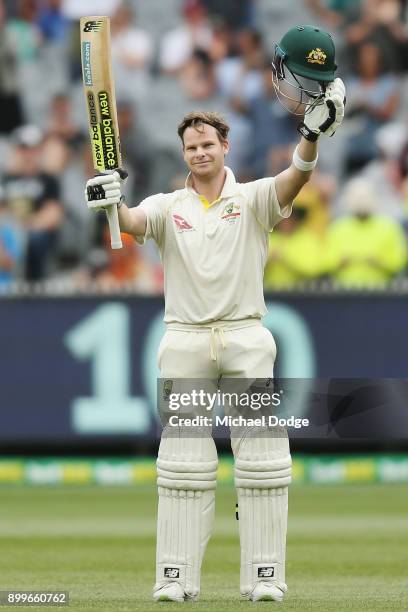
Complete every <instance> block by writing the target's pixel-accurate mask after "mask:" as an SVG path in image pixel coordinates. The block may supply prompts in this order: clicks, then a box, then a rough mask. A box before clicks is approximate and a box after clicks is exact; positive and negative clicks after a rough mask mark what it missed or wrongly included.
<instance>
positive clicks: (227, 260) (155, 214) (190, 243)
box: [86, 26, 345, 602]
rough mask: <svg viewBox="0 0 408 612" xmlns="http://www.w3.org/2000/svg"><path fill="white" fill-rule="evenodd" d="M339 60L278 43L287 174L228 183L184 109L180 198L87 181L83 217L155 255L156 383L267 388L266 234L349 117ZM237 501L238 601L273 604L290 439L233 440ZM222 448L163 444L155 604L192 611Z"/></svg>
mask: <svg viewBox="0 0 408 612" xmlns="http://www.w3.org/2000/svg"><path fill="white" fill-rule="evenodd" d="M335 70H336V64H335V49H334V44H333V41H332V38H331V36H330V34H328V33H327V32H325V31H323V30H321V29H319V28H317V27H315V26H298V27H294V28H292V29H291V30H289V32H287V33H286V34H285V35H284V36H283V38H282V40H281V41H280V43H279V44H277V45H276V48H275V55H274V61H273V64H272V78H273V81H274V84H275V88H276V93H277V96H278V97H279V99H280V100H281V101H282V103H283V104H284V105H285V106H286V107H287V108H288V109H289V110H290V111H291V112H292V113H295V114H299V115H300V116H301V117H302V119H301V123H300V126H299V132H300V133H301V138H300V142H299V144H298V145H297V147H296V148H295V151H294V154H293V161H292V163H291V165H290V167H289V168H287V169H286V170H284V171H283V172H281V173H280V174H278V175H277V176H275V177H268V178H263V179H260V180H256V181H253V182H249V183H244V184H240V183H237V181H236V180H235V177H234V175H233V173H232V171H231V170H230V169H229V168H228V167H227V166H226V165H225V158H226V157H227V156H228V151H229V143H228V132H229V127H228V125H227V124H226V123H225V121H224V120H223V119H222V118H221V117H220V116H219V115H218V114H217V113H212V112H191V113H189V114H188V115H187V116H185V117H184V118H183V120H182V121H181V123H180V125H179V127H178V135H179V137H180V139H181V143H182V149H183V156H184V160H185V163H186V166H187V168H188V170H189V174H188V176H187V180H186V183H185V188H184V189H180V190H177V191H175V192H173V193H168V194H157V195H153V196H150V197H148V198H146V199H145V200H144V201H143V202H142V203H141V204H140V205H139V206H136V207H133V208H128V207H127V206H126V204H125V203H124V202H123V198H122V193H121V185H122V179H121V176H122V174H121V173H118V172H113V173H112V174H104V175H99V176H96V177H94V178H92V179H90V180H89V181H88V182H87V188H86V199H87V205H88V207H89V208H90V209H93V210H99V209H101V208H104V209H106V208H108V207H109V206H117V207H118V209H119V222H120V227H121V231H123V232H126V233H128V234H130V235H132V236H134V238H135V239H136V240H137V241H138V242H139V243H140V244H143V243H144V242H145V241H146V240H147V239H149V238H152V239H153V240H154V241H155V242H156V243H157V246H158V248H159V250H160V254H161V258H162V262H163V267H164V274H165V281H164V291H165V317H164V321H165V323H166V324H167V330H166V333H165V335H164V337H163V339H162V341H161V344H160V347H159V355H158V363H159V367H160V374H161V378H163V379H166V380H174V379H178V378H184V379H200V378H205V379H215V380H218V381H222V379H223V377H232V378H237V379H242V380H243V379H247V380H254V379H262V378H265V379H269V380H270V378H271V377H272V376H273V367H274V361H275V357H276V346H275V342H274V339H273V337H272V335H271V334H270V332H269V331H268V330H267V329H266V328H265V327H263V326H262V323H261V318H262V317H263V316H264V315H265V314H266V308H265V302H264V296H263V272H264V265H265V263H266V259H267V254H268V234H269V232H271V231H272V230H273V228H274V226H275V225H276V224H277V223H279V221H280V220H281V219H284V218H287V217H288V216H289V215H290V214H291V207H292V201H293V199H294V198H295V197H296V195H297V194H298V193H299V191H300V189H301V188H302V186H303V185H304V184H305V183H306V182H307V181H308V180H309V178H310V176H311V173H312V171H313V169H314V167H315V166H316V162H317V157H318V154H317V148H318V143H319V139H320V137H321V136H332V135H333V134H334V133H335V131H336V130H337V128H338V127H339V126H340V125H341V123H342V120H343V116H344V103H345V88H344V84H343V82H342V80H341V79H340V78H335ZM231 446H232V451H233V454H234V459H235V486H236V490H237V495H238V504H239V535H240V545H241V572H240V590H241V595H242V596H243V597H244V598H246V599H248V600H250V601H260V600H267V601H282V600H283V598H284V594H285V592H286V591H287V585H286V579H285V551H286V531H287V512H288V485H289V483H290V480H291V456H290V450H289V442H288V437H287V434H286V432H285V435H282V433H281V431H280V434H279V435H277V436H275V437H274V436H273V435H268V436H266V437H259V438H258V437H253V436H248V435H245V430H243V433H242V435H241V436H240V437H231ZM216 473H217V451H216V447H215V443H214V440H213V438H212V436H211V435H208V436H202V437H200V438H189V437H186V436H182V435H180V436H174V435H173V436H167V435H166V428H165V429H164V430H163V435H162V439H161V443H160V448H159V454H158V460H157V475H158V478H157V484H158V497H159V501H158V519H157V520H158V524H157V555H156V568H157V569H156V583H155V585H154V589H153V597H154V599H155V600H156V601H176V602H182V601H186V600H195V599H197V598H198V596H199V593H200V572H201V563H202V559H203V555H204V552H205V548H206V545H207V542H208V540H209V538H210V536H211V532H212V527H213V520H214V506H215V487H216Z"/></svg>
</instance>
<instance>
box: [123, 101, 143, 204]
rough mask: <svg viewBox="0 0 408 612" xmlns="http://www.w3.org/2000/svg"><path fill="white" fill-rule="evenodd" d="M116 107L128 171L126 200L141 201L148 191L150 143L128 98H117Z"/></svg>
mask: <svg viewBox="0 0 408 612" xmlns="http://www.w3.org/2000/svg"><path fill="white" fill-rule="evenodd" d="M117 109H118V124H119V132H120V134H121V149H122V154H123V158H124V160H125V162H124V164H125V167H126V170H127V171H128V172H129V178H128V179H127V184H126V188H127V192H128V194H129V199H128V201H130V202H141V201H142V200H143V199H144V198H145V197H147V195H148V193H149V181H150V169H151V163H152V152H151V143H150V142H149V137H148V135H147V134H146V133H145V130H144V129H143V128H142V126H141V124H140V121H139V118H138V116H137V114H136V113H135V110H134V104H132V102H130V101H129V100H125V99H118V102H117Z"/></svg>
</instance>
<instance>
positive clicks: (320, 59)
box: [272, 25, 337, 115]
mask: <svg viewBox="0 0 408 612" xmlns="http://www.w3.org/2000/svg"><path fill="white" fill-rule="evenodd" d="M336 68H337V66H336V63H335V48H334V43H333V39H332V37H331V36H330V34H329V33H328V32H325V31H324V30H322V29H320V28H318V27H317V26H313V25H302V26H297V27H295V28H292V29H291V30H289V32H286V34H285V35H284V37H283V38H282V40H281V41H280V43H279V44H277V45H275V54H274V57H273V61H272V81H273V84H274V87H275V91H276V94H277V96H278V99H279V100H280V102H281V103H282V104H283V105H284V106H285V108H287V109H288V110H289V111H290V112H292V113H293V114H295V115H298V114H299V115H303V114H304V113H305V107H307V108H306V112H310V111H311V110H312V109H313V108H314V107H315V106H316V105H317V104H323V101H324V92H325V90H326V86H327V85H328V83H330V82H331V81H334V78H335V74H334V73H335V71H336Z"/></svg>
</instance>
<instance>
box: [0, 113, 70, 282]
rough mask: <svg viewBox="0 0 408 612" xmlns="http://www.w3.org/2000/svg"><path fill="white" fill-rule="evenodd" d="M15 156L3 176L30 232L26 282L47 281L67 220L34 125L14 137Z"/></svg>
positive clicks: (6, 196)
mask: <svg viewBox="0 0 408 612" xmlns="http://www.w3.org/2000/svg"><path fill="white" fill-rule="evenodd" d="M14 140H15V144H16V149H15V155H14V158H13V159H12V163H11V167H10V169H9V171H8V173H7V174H5V175H4V176H3V179H2V185H3V191H4V199H5V202H6V203H7V206H8V209H9V211H10V212H12V214H14V215H15V217H16V218H17V219H19V221H20V223H21V225H22V228H23V229H24V230H25V232H26V244H27V249H26V254H25V278H26V279H27V280H41V279H43V278H45V275H46V271H47V264H48V263H49V260H50V258H51V256H52V253H53V251H54V249H55V244H56V238H57V232H58V229H59V228H60V226H61V223H62V219H63V210H62V206H61V203H60V202H59V184H58V182H57V179H56V178H54V177H52V176H50V175H49V174H46V173H44V172H43V170H42V167H41V154H42V147H43V136H42V134H41V132H40V130H39V129H38V128H37V127H35V126H32V125H26V126H23V127H21V128H18V129H17V130H16V132H15V134H14Z"/></svg>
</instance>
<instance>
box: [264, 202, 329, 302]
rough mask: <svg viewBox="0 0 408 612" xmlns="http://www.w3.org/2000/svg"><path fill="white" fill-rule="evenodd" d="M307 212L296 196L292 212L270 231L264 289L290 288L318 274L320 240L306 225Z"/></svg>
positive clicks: (319, 272)
mask: <svg viewBox="0 0 408 612" xmlns="http://www.w3.org/2000/svg"><path fill="white" fill-rule="evenodd" d="M307 216H308V209H307V207H306V206H304V204H303V202H302V199H301V197H299V198H298V199H297V200H296V202H295V206H294V208H293V212H292V214H291V216H290V217H289V218H288V219H284V220H283V221H281V222H280V224H279V229H275V230H274V231H273V232H272V233H271V235H270V240H269V256H268V261H267V264H266V268H265V276H264V286H265V290H270V289H293V288H295V287H299V285H302V284H304V283H305V282H308V281H311V280H313V279H317V278H318V277H319V276H320V275H321V272H322V265H321V260H322V256H321V255H322V249H321V246H322V245H321V240H320V239H319V237H318V236H317V234H316V232H315V231H313V230H311V229H309V228H308V227H307V225H306V223H305V222H306V219H307Z"/></svg>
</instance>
